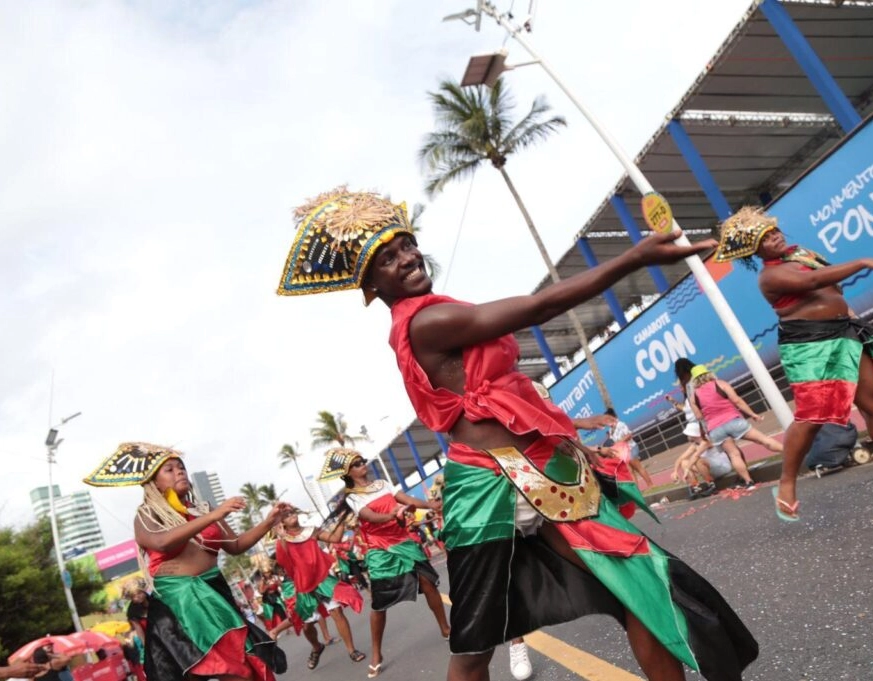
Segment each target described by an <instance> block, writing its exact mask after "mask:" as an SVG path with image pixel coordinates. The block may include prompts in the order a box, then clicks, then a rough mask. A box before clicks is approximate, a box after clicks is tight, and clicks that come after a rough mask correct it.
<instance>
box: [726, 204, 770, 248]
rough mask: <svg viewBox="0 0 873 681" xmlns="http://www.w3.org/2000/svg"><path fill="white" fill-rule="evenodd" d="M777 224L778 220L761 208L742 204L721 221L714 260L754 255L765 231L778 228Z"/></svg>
mask: <svg viewBox="0 0 873 681" xmlns="http://www.w3.org/2000/svg"><path fill="white" fill-rule="evenodd" d="M778 224H779V223H778V220H777V219H776V218H774V217H773V216H771V215H767V213H765V212H764V210H763V209H762V208H757V207H755V206H743V207H742V208H740V209H739V210H738V211H737V212H736V213H734V214H733V215H731V216H730V217H729V218H728V219H727V220H725V221H724V222H723V223H722V226H721V239H720V241H719V244H718V249H716V251H715V261H716V262H728V261H729V260H736V259H737V258H749V257H751V256H753V255H755V253H756V252H757V250H758V246H759V245H760V244H761V239H763V238H764V235H765V234H766V233H767V232H770V231H772V230H774V229H778Z"/></svg>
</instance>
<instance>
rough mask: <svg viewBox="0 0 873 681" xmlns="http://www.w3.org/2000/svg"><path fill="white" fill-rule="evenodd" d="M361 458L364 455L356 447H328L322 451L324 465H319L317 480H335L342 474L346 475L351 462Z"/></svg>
mask: <svg viewBox="0 0 873 681" xmlns="http://www.w3.org/2000/svg"><path fill="white" fill-rule="evenodd" d="M363 458H364V456H363V455H362V454H361V453H360V452H359V451H357V450H356V449H350V448H348V447H334V448H333V449H328V450H327V451H326V452H325V453H324V465H323V466H322V467H321V474H320V475H319V476H318V481H319V482H327V481H328V480H336V479H338V478H341V477H343V476H344V475H348V474H349V470H350V469H351V467H352V462H353V461H355V460H357V459H363Z"/></svg>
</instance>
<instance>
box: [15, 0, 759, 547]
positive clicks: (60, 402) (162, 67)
mask: <svg viewBox="0 0 873 681" xmlns="http://www.w3.org/2000/svg"><path fill="white" fill-rule="evenodd" d="M472 4H473V1H472V0H451V1H449V0H443V1H441V2H421V1H416V0H405V1H404V0H354V1H352V0H348V1H346V2H340V1H338V0H284V1H267V2H255V1H252V2H229V1H225V0H189V1H181V0H142V1H140V0H130V1H127V2H121V1H119V0H77V1H76V2H68V1H66V0H57V1H56V2H49V1H46V2H40V1H35V2H27V3H23V2H14V3H12V2H9V3H2V4H0V88H2V91H0V177H2V182H0V287H2V291H3V295H2V297H0V319H2V333H0V358H2V359H0V457H2V461H3V464H4V474H3V475H2V476H0V525H21V524H24V523H27V522H30V521H31V520H32V517H31V511H30V503H29V496H28V492H29V491H30V490H31V489H33V488H34V487H37V486H40V485H45V484H47V465H46V463H45V452H44V448H43V447H42V444H41V443H42V442H43V440H44V439H45V432H46V430H47V427H48V425H49V424H50V423H52V422H57V421H59V420H60V419H61V418H62V417H64V416H67V415H69V414H71V413H73V412H77V411H81V412H82V416H81V417H79V418H77V419H76V420H75V421H72V422H71V423H69V424H68V425H67V426H65V427H64V428H63V433H62V434H63V437H64V438H65V441H64V443H63V445H62V446H61V448H60V450H59V454H58V464H57V466H56V467H55V469H54V472H55V481H56V482H57V483H59V484H60V486H61V489H62V492H63V493H69V492H72V491H75V490H78V489H81V488H83V487H84V485H82V483H81V482H80V480H81V478H82V477H83V476H84V475H85V474H87V473H88V472H90V470H91V469H92V468H93V467H94V466H96V465H97V464H98V463H99V461H100V460H101V459H102V458H103V457H105V456H106V455H108V454H109V453H111V452H112V451H113V449H114V448H115V447H116V445H117V444H118V443H119V442H122V441H125V440H146V441H151V442H156V443H165V444H172V445H175V446H176V447H178V448H181V449H182V450H184V451H185V452H186V453H187V462H188V465H189V467H190V468H192V469H194V470H208V471H215V472H216V473H218V475H219V476H220V478H221V480H222V482H223V483H224V487H225V491H226V492H228V493H233V492H234V491H235V490H237V489H238V488H239V486H240V485H241V484H243V483H245V482H255V483H258V484H263V483H268V482H273V483H275V484H276V486H277V489H279V490H282V489H288V490H289V491H288V493H287V495H286V498H288V499H290V500H292V501H300V502H302V501H303V499H304V497H303V492H302V489H301V488H300V486H299V484H298V483H296V482H295V480H294V479H293V475H292V473H291V472H290V471H289V470H287V469H284V470H280V469H279V468H278V467H277V460H276V452H277V451H278V450H279V448H280V447H281V445H282V444H283V443H285V442H290V443H294V442H298V443H300V445H301V446H303V447H304V448H306V447H307V445H308V444H309V440H310V437H309V428H310V427H311V425H312V424H313V422H314V419H315V414H316V411H317V410H319V409H327V410H331V411H334V412H342V413H343V414H345V415H346V418H347V420H348V421H349V424H350V428H351V430H353V431H357V430H358V428H359V427H360V426H361V425H366V426H367V428H368V429H369V431H370V433H371V434H372V435H373V436H374V443H373V444H371V445H367V446H365V447H364V449H365V451H366V452H368V453H373V452H375V451H377V450H378V449H380V448H381V446H383V445H385V444H387V442H388V441H389V440H390V439H391V437H393V435H394V434H395V433H396V431H397V428H398V427H400V426H404V425H406V424H407V423H408V422H409V421H410V419H411V418H412V411H411V409H410V407H409V405H408V402H407V398H406V395H405V393H404V391H403V388H402V385H401V383H400V381H399V378H398V376H397V372H396V368H395V365H394V360H393V356H392V354H391V353H390V350H389V348H388V347H387V343H386V338H387V333H388V322H389V317H388V312H387V309H386V308H384V306H381V305H374V306H372V309H365V308H364V307H363V305H362V302H361V298H360V295H359V294H358V293H357V292H347V293H340V294H332V295H329V296H315V297H308V298H307V297H304V298H280V297H278V296H276V295H275V293H274V291H275V289H276V286H277V284H278V281H279V277H280V274H281V270H282V265H283V262H284V259H285V255H286V252H287V249H288V246H289V245H290V242H291V238H292V233H293V229H292V222H291V214H292V209H293V207H294V206H295V205H297V204H298V203H300V202H301V201H302V200H303V199H305V198H306V197H308V196H312V195H314V194H317V193H318V192H320V191H323V190H325V189H327V188H330V187H332V186H334V185H337V184H340V183H349V184H350V185H351V187H353V188H361V189H374V190H378V191H381V192H385V193H390V194H391V196H392V197H393V198H394V199H395V200H400V199H406V200H407V201H408V203H409V204H410V205H411V204H412V203H415V202H419V201H424V196H423V192H422V184H423V182H422V177H421V172H420V169H419V167H418V164H417V161H416V151H417V149H418V147H419V146H420V144H421V142H422V138H423V135H424V134H425V133H426V132H428V131H429V130H430V129H431V127H432V124H433V118H432V113H431V111H430V106H429V103H428V100H427V97H426V92H427V91H428V90H433V89H435V87H436V86H437V84H438V82H439V80H440V79H443V78H450V77H453V78H460V76H461V74H462V73H463V70H464V67H465V65H466V62H467V59H468V57H469V56H470V55H472V54H478V53H483V52H490V51H493V50H495V49H497V48H500V47H501V46H502V45H503V43H504V40H505V36H504V33H503V31H502V29H500V28H499V27H497V26H496V25H495V24H494V23H493V22H490V21H488V20H485V21H484V22H483V26H482V31H481V32H479V33H476V32H475V31H474V30H473V29H472V28H471V27H467V26H464V25H463V24H462V23H460V22H457V21H455V22H448V23H442V22H441V18H442V17H443V16H444V15H446V14H449V13H452V12H458V11H462V10H464V9H466V8H467V7H468V6H471V5H472ZM497 4H498V7H500V8H501V9H509V7H510V2H509V0H502V1H500V2H498V3H497ZM749 4H750V2H749V0H725V1H724V2H718V3H709V4H708V5H707V11H706V13H705V15H704V13H703V12H701V11H700V3H699V2H698V1H697V0H659V1H656V2H652V1H651V0H613V1H612V2H608V3H607V2H599V3H593V2H578V1H574V0H565V1H561V0H551V1H549V2H540V3H539V11H538V14H537V16H536V18H535V22H534V31H533V33H532V34H531V36H530V40H531V41H532V42H533V43H534V44H535V45H536V46H537V47H538V48H539V49H540V50H541V51H542V53H543V54H544V56H545V57H546V58H547V59H549V61H550V62H551V64H552V66H553V68H554V69H555V70H556V71H557V72H558V73H559V74H561V76H562V77H563V78H564V79H565V80H566V81H567V82H568V83H569V85H570V87H571V88H572V89H573V90H574V91H575V92H576V94H577V95H578V96H579V97H581V98H582V99H583V100H584V101H586V103H587V104H588V106H589V107H590V108H591V109H592V110H593V111H594V112H595V114H596V115H598V116H599V117H600V118H601V119H602V120H603V121H604V122H605V123H606V125H607V126H608V127H609V128H610V129H611V131H612V132H613V134H614V135H615V136H616V137H617V138H618V139H619V140H620V141H621V143H622V144H623V145H624V146H625V148H626V149H627V150H628V152H630V153H631V155H635V154H636V153H637V152H638V151H639V150H640V148H641V147H642V146H643V144H645V142H646V140H647V139H648V138H649V137H650V136H651V135H652V134H653V133H654V131H655V130H656V129H657V127H658V126H659V125H660V123H661V122H662V121H663V119H664V116H665V115H666V114H667V113H668V112H669V111H670V109H671V108H672V107H673V106H674V105H675V103H676V102H677V101H678V99H679V97H680V96H681V95H682V94H683V93H684V92H685V91H686V90H687V89H688V88H689V87H690V85H691V83H692V82H693V80H694V78H695V77H696V76H697V75H698V73H699V72H700V71H701V70H702V69H703V68H704V67H705V65H706V63H707V61H708V60H709V59H710V57H711V56H712V55H713V54H714V53H715V51H716V50H717V48H718V47H719V45H720V44H721V43H722V42H723V40H724V39H725V38H726V36H727V35H728V33H729V32H730V30H731V29H732V28H733V27H734V26H735V25H736V24H737V23H738V22H739V21H740V19H741V18H742V15H743V13H744V12H745V11H746V9H747V8H748V6H749ZM514 5H515V6H514V10H515V13H516V14H517V15H518V16H521V15H522V14H524V13H525V11H526V8H527V2H525V0H517V1H516V2H515V3H514ZM506 47H507V48H508V49H509V50H510V58H509V62H510V63H512V62H521V61H527V60H528V57H527V56H526V54H525V53H524V52H523V51H522V50H521V48H520V47H519V46H517V45H515V44H513V42H512V41H509V42H507V44H506ZM507 78H508V81H509V84H510V86H511V89H512V91H513V92H514V94H515V97H516V100H517V101H518V103H519V115H521V113H522V112H523V109H524V108H525V107H527V106H529V104H530V102H531V100H532V99H533V98H534V97H535V96H537V95H539V94H544V95H546V97H547V98H548V100H549V103H550V104H551V105H552V106H553V108H554V109H555V111H556V112H558V113H561V114H563V115H565V116H566V117H567V119H568V122H569V127H568V128H567V129H566V130H564V131H562V132H560V133H559V134H558V135H556V136H554V137H553V138H552V139H551V140H549V141H547V142H546V143H545V144H543V145H541V146H540V147H538V148H536V149H533V150H530V151H527V152H524V154H523V155H521V156H519V157H517V158H514V159H512V160H510V163H509V165H508V167H507V169H508V171H509V173H510V174H511V175H512V176H513V179H514V181H515V183H516V184H517V186H518V189H519V191H520V192H521V193H522V195H523V197H524V198H525V200H526V202H527V203H528V207H529V210H530V212H531V213H532V215H533V217H534V219H535V221H536V222H537V223H538V226H539V228H540V230H541V231H542V234H543V237H544V240H545V242H546V245H547V247H548V248H549V250H550V251H551V253H552V254H553V256H555V257H558V256H559V255H560V254H561V253H563V252H564V251H565V250H566V249H567V248H568V247H570V246H571V245H572V238H573V235H574V234H575V233H576V231H577V230H578V229H579V228H580V227H581V226H582V224H583V223H584V222H585V221H586V219H587V218H588V216H590V214H591V213H592V211H593V210H594V208H595V207H596V206H597V205H598V204H599V203H600V202H601V201H602V200H603V198H604V197H605V195H606V192H607V191H608V190H609V189H610V188H611V187H612V186H613V185H614V184H615V182H616V181H617V180H618V178H619V177H620V175H621V171H620V168H619V166H618V164H617V163H616V162H615V161H614V160H613V158H612V157H611V155H610V153H609V152H608V151H607V150H606V149H605V147H604V146H603V144H602V143H601V142H600V141H599V139H598V138H597V137H596V136H595V134H594V133H593V131H591V129H590V128H589V127H588V126H587V125H586V124H585V122H584V120H583V119H582V117H581V116H580V115H579V113H578V112H577V111H576V110H575V109H573V108H572V106H571V104H570V102H569V100H567V99H566V97H565V96H564V95H563V94H562V93H561V92H560V91H559V90H557V88H556V87H555V86H554V85H553V83H552V82H551V81H550V80H549V79H548V77H547V76H546V75H545V74H544V72H543V71H542V70H541V69H539V68H536V67H527V68H524V69H519V70H518V71H515V72H513V73H511V74H509V75H508V77H507ZM468 195H469V197H470V198H469V205H468V207H467V210H466V217H465V219H464V221H463V223H462V221H461V217H462V215H463V214H464V208H465V203H466V200H467V196H468ZM423 224H424V232H423V236H422V238H421V243H422V246H423V248H424V250H426V251H428V252H430V253H432V254H433V255H434V256H435V257H436V258H437V259H438V260H439V261H440V262H441V263H442V264H443V268H444V272H445V273H444V275H443V277H442V278H441V280H438V282H437V285H436V289H437V291H439V292H447V293H450V294H452V295H455V296H457V297H460V298H465V299H469V300H473V301H485V300H489V299H493V298H495V297H499V296H503V295H513V294H518V293H524V292H527V291H529V290H531V289H532V288H533V287H534V286H535V285H536V283H537V282H538V281H540V279H541V278H542V277H543V276H544V274H545V269H544V266H543V265H542V263H541V262H540V261H539V259H538V256H537V255H536V252H535V250H534V248H533V245H532V242H531V240H530V236H529V235H528V233H527V231H526V228H525V226H524V223H523V222H522V219H521V217H520V215H519V214H518V211H517V209H516V208H515V206H514V204H513V203H512V199H511V197H510V195H509V193H508V192H507V190H506V187H505V186H504V185H503V183H502V180H501V178H500V177H499V175H498V174H497V173H494V172H493V171H492V170H491V169H490V168H488V167H485V168H483V169H482V171H481V172H480V173H479V174H478V175H477V176H476V177H475V179H474V180H473V182H472V184H471V183H470V182H464V183H462V184H458V185H457V186H453V187H451V188H449V189H448V190H447V191H446V192H445V193H444V194H443V195H442V196H440V197H438V198H437V199H436V200H435V201H434V202H432V203H430V204H429V205H428V208H427V210H426V211H425V214H424V219H423ZM456 241H457V249H456V250H455V251H454V252H455V256H454V258H452V253H453V250H454V246H455V243H456ZM52 376H54V391H53V393H54V396H53V400H52V399H51V393H52V391H51V385H52ZM319 463H320V455H319V454H318V453H312V454H310V455H308V456H307V458H306V460H305V461H304V464H303V465H304V468H306V469H307V470H309V471H311V472H314V471H315V470H316V469H317V468H318V465H319ZM92 497H93V499H94V502H95V505H96V506H97V509H98V514H99V515H100V517H101V523H102V526H103V529H104V533H105V535H106V539H107V541H109V542H115V541H122V540H124V539H127V538H129V536H130V527H131V522H132V516H133V511H134V508H135V505H136V504H137V502H138V500H139V499H140V492H139V490H138V489H136V488H134V489H128V490H118V489H105V490H93V491H92Z"/></svg>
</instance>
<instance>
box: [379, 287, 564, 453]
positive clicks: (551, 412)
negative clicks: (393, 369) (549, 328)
mask: <svg viewBox="0 0 873 681" xmlns="http://www.w3.org/2000/svg"><path fill="white" fill-rule="evenodd" d="M440 303H455V304H459V305H469V304H470V303H462V302H460V301H457V300H455V299H454V298H449V297H448V296H440V295H436V294H428V295H424V296H418V297H415V298H404V299H402V300H399V301H397V302H396V303H394V305H393V306H392V307H391V318H392V325H391V335H390V336H389V339H388V342H389V343H390V344H391V347H392V348H393V349H394V352H395V353H396V355H397V366H398V367H399V368H400V373H401V374H402V375H403V383H404V385H405V386H406V392H407V394H408V395H409V399H410V400H411V402H412V406H413V407H414V409H415V413H416V414H417V415H418V418H419V419H421V422H422V423H424V424H425V425H426V426H427V427H428V428H430V429H431V430H433V431H436V432H438V433H447V432H449V431H450V430H451V429H452V426H454V425H455V422H456V421H457V420H458V418H459V417H460V416H461V415H462V414H463V415H464V416H465V417H466V418H467V419H468V420H469V421H473V422H476V421H483V420H485V419H496V420H497V421H499V422H500V423H501V424H503V425H504V426H505V427H506V428H507V429H509V430H510V431H511V432H513V433H515V434H516V435H523V434H525V433H530V432H534V431H536V432H538V433H541V434H543V435H566V436H569V437H576V429H575V428H573V422H572V421H571V420H570V418H569V417H568V416H567V415H566V414H565V413H564V412H563V411H561V409H560V408H558V407H557V406H556V405H554V404H552V403H551V402H547V401H546V400H544V399H543V398H542V397H540V395H539V393H538V392H537V391H536V388H534V387H533V384H532V383H531V380H530V379H529V378H528V377H527V376H525V375H524V374H522V373H521V372H519V371H518V370H517V367H516V363H517V361H518V353H519V351H518V343H516V341H515V338H513V337H512V336H511V335H507V336H502V337H501V338H498V339H496V340H493V341H488V342H486V343H481V344H480V345H474V346H471V347H467V348H464V353H463V363H464V375H465V377H466V379H465V383H464V394H463V395H459V394H457V393H454V392H452V391H451V390H447V389H446V388H434V387H433V386H432V385H431V383H430V380H429V379H428V377H427V374H426V373H425V371H424V369H422V368H421V365H420V364H419V363H418V361H417V360H416V359H415V355H414V354H413V352H412V344H411V343H410V340H409V324H410V322H411V321H412V318H413V317H414V316H415V315H416V314H417V313H418V312H419V311H420V310H422V309H424V308H425V307H428V306H429V305H437V304H440Z"/></svg>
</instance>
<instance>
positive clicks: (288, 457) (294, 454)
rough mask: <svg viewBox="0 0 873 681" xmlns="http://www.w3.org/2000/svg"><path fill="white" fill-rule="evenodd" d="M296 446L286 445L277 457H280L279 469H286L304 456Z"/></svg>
mask: <svg viewBox="0 0 873 681" xmlns="http://www.w3.org/2000/svg"><path fill="white" fill-rule="evenodd" d="M297 450H298V447H296V446H294V445H288V444H284V445H282V449H281V450H280V451H279V453H278V454H276V456H278V457H279V468H285V466H287V465H288V464H289V463H294V462H295V461H296V460H297V458H298V457H300V456H303V454H301V453H300V452H299V451H297Z"/></svg>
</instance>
